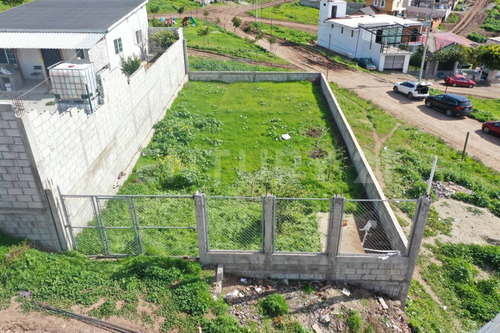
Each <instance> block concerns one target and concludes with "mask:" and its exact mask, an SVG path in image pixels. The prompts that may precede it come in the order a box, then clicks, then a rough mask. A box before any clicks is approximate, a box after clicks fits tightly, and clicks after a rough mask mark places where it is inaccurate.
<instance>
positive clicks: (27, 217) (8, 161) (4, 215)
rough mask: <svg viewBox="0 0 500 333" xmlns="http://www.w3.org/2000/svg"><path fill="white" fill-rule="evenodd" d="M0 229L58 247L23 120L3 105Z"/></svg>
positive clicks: (0, 112)
mask: <svg viewBox="0 0 500 333" xmlns="http://www.w3.org/2000/svg"><path fill="white" fill-rule="evenodd" d="M0 157H1V158H0V229H1V230H3V231H4V232H6V233H8V234H10V235H14V236H21V237H28V238H30V239H32V240H34V241H35V242H37V243H39V244H40V245H42V246H44V247H52V246H53V245H54V244H56V245H59V239H58V236H57V232H56V230H55V226H54V223H53V221H52V216H51V212H50V208H49V205H48V202H47V198H46V196H45V192H44V190H43V187H42V184H41V181H40V177H39V175H38V172H37V169H36V165H35V163H34V159H33V155H32V151H31V147H30V145H29V142H28V141H27V137H26V132H25V131H24V128H23V123H22V121H21V119H19V118H17V117H16V116H15V113H14V109H13V107H12V105H11V104H0Z"/></svg>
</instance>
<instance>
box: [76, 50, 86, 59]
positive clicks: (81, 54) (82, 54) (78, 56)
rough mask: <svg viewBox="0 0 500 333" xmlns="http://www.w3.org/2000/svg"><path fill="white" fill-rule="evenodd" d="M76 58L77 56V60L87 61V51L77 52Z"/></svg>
mask: <svg viewBox="0 0 500 333" xmlns="http://www.w3.org/2000/svg"><path fill="white" fill-rule="evenodd" d="M76 56H77V58H80V59H81V60H83V59H85V50H82V49H78V50H76Z"/></svg>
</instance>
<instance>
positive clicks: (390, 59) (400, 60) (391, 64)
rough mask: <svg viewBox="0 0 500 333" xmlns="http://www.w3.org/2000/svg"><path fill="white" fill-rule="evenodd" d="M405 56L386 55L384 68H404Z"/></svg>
mask: <svg viewBox="0 0 500 333" xmlns="http://www.w3.org/2000/svg"><path fill="white" fill-rule="evenodd" d="M404 62H405V57H404V56H385V62H384V69H403V65H404Z"/></svg>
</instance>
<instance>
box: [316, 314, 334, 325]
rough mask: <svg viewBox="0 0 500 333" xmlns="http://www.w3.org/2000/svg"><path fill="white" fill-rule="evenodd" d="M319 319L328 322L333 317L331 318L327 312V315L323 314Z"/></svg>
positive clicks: (323, 322) (324, 322)
mask: <svg viewBox="0 0 500 333" xmlns="http://www.w3.org/2000/svg"><path fill="white" fill-rule="evenodd" d="M319 321H320V322H321V323H322V324H328V323H330V321H332V319H331V318H330V315H328V314H326V315H323V316H321V317H320V318H319Z"/></svg>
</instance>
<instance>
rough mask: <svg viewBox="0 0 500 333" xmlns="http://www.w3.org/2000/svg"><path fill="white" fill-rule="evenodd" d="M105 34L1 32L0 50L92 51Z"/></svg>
mask: <svg viewBox="0 0 500 333" xmlns="http://www.w3.org/2000/svg"><path fill="white" fill-rule="evenodd" d="M103 37H104V34H103V33H94V34H84V33H59V32H57V33H46V32H38V33H29V32H0V49H90V48H91V47H92V46H94V45H95V44H96V43H97V42H98V41H100V40H101V39H102V38H103Z"/></svg>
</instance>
